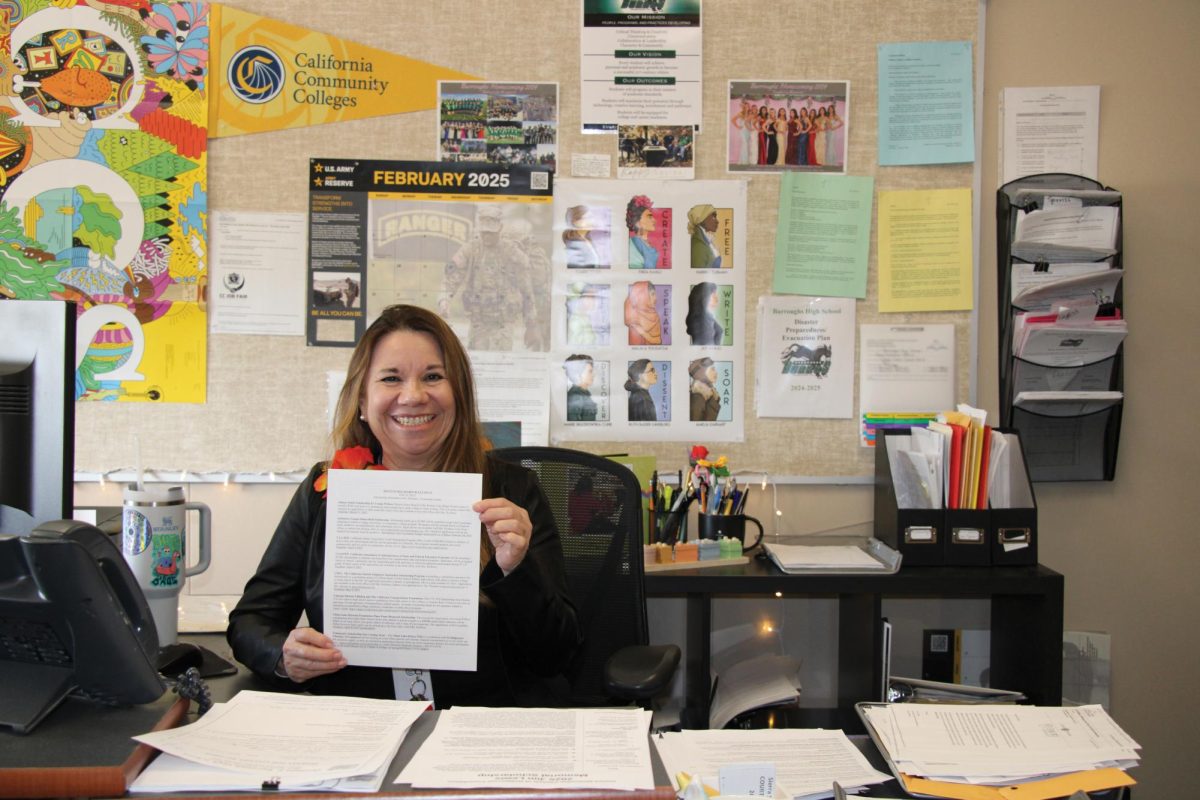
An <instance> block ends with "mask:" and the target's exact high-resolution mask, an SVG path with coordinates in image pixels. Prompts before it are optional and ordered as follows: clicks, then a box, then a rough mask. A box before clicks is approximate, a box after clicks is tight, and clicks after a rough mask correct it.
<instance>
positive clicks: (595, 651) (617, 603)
mask: <svg viewBox="0 0 1200 800" xmlns="http://www.w3.org/2000/svg"><path fill="white" fill-rule="evenodd" d="M494 454H495V455H496V456H497V457H498V458H501V459H503V460H505V461H509V462H512V463H514V464H520V465H521V466H523V467H525V468H526V469H530V470H533V472H534V473H535V474H536V475H537V477H538V481H539V482H540V483H541V485H542V489H543V490H544V491H545V493H546V497H547V498H548V499H549V501H550V508H551V510H552V511H553V513H554V521H555V523H557V525H558V533H559V538H560V539H561V540H562V548H563V556H564V557H565V561H566V569H567V586H568V591H569V592H570V594H571V600H572V602H573V603H574V604H575V608H576V610H577V611H578V613H579V621H580V628H581V629H582V630H583V635H584V644H583V648H582V649H581V651H580V653H579V655H578V657H577V658H576V659H575V662H574V664H573V667H572V670H571V674H570V675H569V676H568V679H569V680H570V683H571V695H572V697H571V698H570V699H571V700H572V701H574V702H576V703H588V704H594V703H602V702H604V695H605V692H604V662H605V661H606V660H607V659H608V657H609V656H610V655H612V654H613V653H615V652H616V651H617V650H619V649H621V648H622V647H626V646H628V645H640V644H646V643H647V642H648V641H649V628H648V625H647V622H646V598H645V591H644V588H643V585H642V552H641V550H642V504H641V489H640V487H639V485H638V481H637V478H636V477H635V476H634V474H633V473H632V472H631V471H630V470H629V469H628V468H627V467H624V466H622V465H620V464H618V463H616V462H615V461H612V460H610V459H607V458H602V457H601V456H597V455H593V454H591V453H584V452H582V451H579V450H567V449H564V448H560V447H509V448H503V449H500V450H496V451H494Z"/></svg>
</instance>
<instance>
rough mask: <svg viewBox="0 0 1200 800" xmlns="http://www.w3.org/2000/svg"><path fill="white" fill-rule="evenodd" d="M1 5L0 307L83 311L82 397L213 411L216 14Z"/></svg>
mask: <svg viewBox="0 0 1200 800" xmlns="http://www.w3.org/2000/svg"><path fill="white" fill-rule="evenodd" d="M104 7H105V10H104V11H100V10H97V9H96V8H93V7H91V6H88V5H75V3H74V2H55V3H47V2H39V1H35V0H13V1H12V2H6V3H3V4H0V21H2V22H3V24H2V25H0V238H2V239H3V241H4V242H5V244H6V246H5V247H3V248H0V251H2V252H0V294H3V295H5V296H7V297H10V298H15V299H21V300H45V299H64V300H71V301H74V302H75V303H76V307H77V313H78V319H77V321H76V329H77V331H78V336H77V339H78V342H79V347H78V350H79V352H78V366H77V370H76V384H75V389H76V397H77V398H79V399H81V400H89V401H92V400H108V401H151V402H183V403H202V402H204V400H205V389H206V386H205V384H206V380H205V378H206V354H207V328H208V326H207V313H206V303H205V296H206V290H207V287H206V284H207V281H208V274H207V261H208V256H207V235H206V220H207V125H208V101H207V97H208V92H209V90H210V86H209V73H208V65H209V12H210V10H211V7H210V5H209V4H207V3H199V2H183V3H174V4H155V5H153V6H151V5H149V4H146V5H145V7H144V9H143V11H142V13H139V12H138V10H137V9H136V8H135V6H134V5H132V4H127V3H117V4H105V6H104Z"/></svg>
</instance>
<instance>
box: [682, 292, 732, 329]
mask: <svg viewBox="0 0 1200 800" xmlns="http://www.w3.org/2000/svg"><path fill="white" fill-rule="evenodd" d="M720 304H721V293H720V291H719V290H718V287H717V285H716V284H715V283H712V282H710V281H704V282H703V283H697V284H695V285H694V286H692V288H691V291H689V292H688V313H687V318H686V319H685V320H684V325H685V327H686V328H687V333H688V336H689V337H691V340H692V344H694V345H719V344H722V340H723V339H724V337H725V327H724V326H723V325H722V324H721V323H720V321H719V320H718V319H717V309H718V308H719V307H720Z"/></svg>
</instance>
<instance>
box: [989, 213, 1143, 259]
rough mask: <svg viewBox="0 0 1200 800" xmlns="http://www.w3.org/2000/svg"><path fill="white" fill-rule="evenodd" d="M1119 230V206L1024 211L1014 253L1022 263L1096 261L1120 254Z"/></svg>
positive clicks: (1019, 223)
mask: <svg viewBox="0 0 1200 800" xmlns="http://www.w3.org/2000/svg"><path fill="white" fill-rule="evenodd" d="M1119 229H1120V209H1119V208H1118V207H1117V206H1082V207H1075V208H1072V207H1067V208H1049V209H1038V210H1037V211H1031V212H1025V211H1020V212H1018V213H1017V229H1016V232H1015V233H1014V234H1013V242H1012V254H1013V255H1014V256H1016V257H1017V258H1019V259H1021V260H1022V261H1043V262H1049V263H1053V262H1055V261H1085V260H1092V261H1096V260H1098V259H1101V258H1106V257H1108V256H1111V255H1113V254H1114V253H1116V252H1117V231H1118V230H1119Z"/></svg>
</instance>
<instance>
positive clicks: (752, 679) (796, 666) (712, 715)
mask: <svg viewBox="0 0 1200 800" xmlns="http://www.w3.org/2000/svg"><path fill="white" fill-rule="evenodd" d="M799 699H800V662H799V660H797V659H795V658H790V657H788V656H781V655H775V654H774V653H767V654H765V655H760V656H755V657H754V658H747V659H745V660H743V661H738V662H737V663H735V664H731V665H729V666H728V667H726V668H725V669H724V670H722V671H721V672H720V673H718V675H717V681H716V689H715V690H714V692H713V698H712V707H711V708H710V709H709V712H708V727H710V728H712V729H714V730H720V729H721V728H724V727H725V726H726V725H728V724H729V723H730V722H731V721H732V720H733V718H734V717H736V716H738V715H739V714H744V713H746V712H747V711H753V710H754V709H756V708H766V707H768V706H781V705H788V704H794V703H796V702H797V701H798V700H799Z"/></svg>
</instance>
